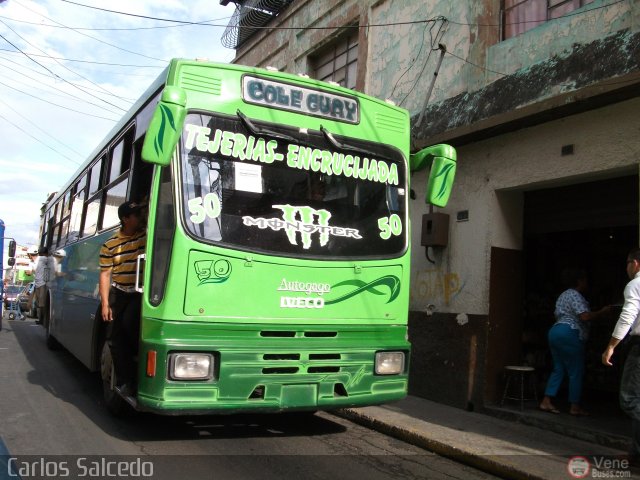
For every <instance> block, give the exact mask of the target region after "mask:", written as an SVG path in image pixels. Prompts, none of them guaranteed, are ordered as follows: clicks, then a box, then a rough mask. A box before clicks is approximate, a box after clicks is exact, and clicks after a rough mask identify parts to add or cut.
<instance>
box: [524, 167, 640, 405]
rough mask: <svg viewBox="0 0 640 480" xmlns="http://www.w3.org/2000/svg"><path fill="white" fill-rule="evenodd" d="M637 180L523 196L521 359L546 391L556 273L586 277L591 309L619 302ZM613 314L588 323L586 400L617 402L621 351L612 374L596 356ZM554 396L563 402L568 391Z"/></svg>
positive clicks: (632, 240) (634, 239)
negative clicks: (571, 271) (577, 270)
mask: <svg viewBox="0 0 640 480" xmlns="http://www.w3.org/2000/svg"><path fill="white" fill-rule="evenodd" d="M638 202H639V200H638V176H637V175H629V176H625V177H619V178H614V179H608V180H601V181H595V182H588V183H581V184H576V185H570V186H565V187H558V188H549V189H544V190H537V191H531V192H526V193H525V195H524V259H523V260H524V278H525V285H524V288H525V296H524V309H525V312H524V319H523V320H524V321H523V342H522V352H523V357H524V359H525V361H526V362H527V363H529V364H530V365H532V366H534V367H535V368H536V371H537V372H538V382H539V387H540V391H543V390H544V387H545V385H546V379H547V377H548V375H549V373H550V372H551V368H552V361H551V355H550V353H549V349H548V345H547V332H548V330H549V328H550V327H551V326H552V325H553V323H554V322H555V318H554V309H555V301H556V299H557V297H558V295H559V294H560V293H562V291H563V290H564V289H563V285H562V281H561V279H562V272H563V271H564V270H565V269H567V268H581V269H584V270H585V271H586V272H587V276H588V280H589V291H588V293H587V294H586V295H585V297H586V298H587V300H588V301H589V303H590V305H591V309H592V310H597V309H599V308H601V307H603V306H605V305H618V306H620V305H621V304H622V302H623V289H624V286H625V285H626V283H627V282H628V281H629V279H628V278H627V276H626V271H625V260H626V255H627V253H628V252H629V250H631V249H632V248H634V247H637V246H638ZM619 312H620V310H619V308H618V309H617V310H615V312H614V314H613V315H612V316H611V317H610V318H609V319H606V320H603V321H600V322H593V324H592V326H591V329H590V334H589V340H588V341H587V347H586V349H587V351H586V358H587V364H586V373H585V381H584V397H585V398H588V399H590V401H591V402H593V401H594V400H598V399H606V400H611V399H614V400H615V399H617V391H618V385H619V381H620V375H621V372H622V365H623V360H624V358H623V355H624V349H622V351H620V352H619V353H618V359H617V361H614V367H613V368H609V367H605V366H603V365H602V364H601V362H600V356H601V354H602V351H603V350H604V348H605V346H606V345H607V343H608V341H609V338H610V336H611V332H612V331H613V327H614V325H615V323H616V320H617V314H619ZM559 397H565V398H566V392H565V391H562V390H561V392H560V395H559Z"/></svg>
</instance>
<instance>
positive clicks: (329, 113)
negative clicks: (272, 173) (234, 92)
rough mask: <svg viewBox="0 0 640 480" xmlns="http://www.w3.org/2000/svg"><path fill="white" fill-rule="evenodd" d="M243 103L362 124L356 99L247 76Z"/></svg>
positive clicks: (243, 89) (244, 83) (244, 79)
mask: <svg viewBox="0 0 640 480" xmlns="http://www.w3.org/2000/svg"><path fill="white" fill-rule="evenodd" d="M242 99H243V100H244V101H245V102H247V103H253V104H257V105H265V106H269V107H273V108H280V109H283V110H289V111H292V112H298V113H303V114H308V115H314V116H320V117H325V118H330V119H332V120H339V121H342V122H348V123H358V122H359V120H360V111H359V108H358V100H357V99H355V98H353V97H348V96H346V95H334V94H332V93H327V92H324V91H320V90H313V89H310V88H303V87H300V86H296V85H289V84H286V83H279V82H274V81H271V80H266V79H264V78H258V77H252V76H250V75H245V76H244V77H243V78H242Z"/></svg>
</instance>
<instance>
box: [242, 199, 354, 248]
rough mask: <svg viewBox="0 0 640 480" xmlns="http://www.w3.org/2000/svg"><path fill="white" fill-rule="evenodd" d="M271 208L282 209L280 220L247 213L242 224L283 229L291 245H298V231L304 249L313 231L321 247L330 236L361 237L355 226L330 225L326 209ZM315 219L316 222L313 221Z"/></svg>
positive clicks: (328, 213) (287, 206)
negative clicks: (316, 234)
mask: <svg viewBox="0 0 640 480" xmlns="http://www.w3.org/2000/svg"><path fill="white" fill-rule="evenodd" d="M272 208H275V209H279V210H282V212H283V215H282V220H281V219H279V218H254V217H250V216H248V215H247V216H244V217H242V222H243V224H244V225H245V226H247V227H251V226H257V227H258V228H260V229H263V230H264V229H266V228H270V229H271V230H273V231H278V230H284V231H285V232H286V234H287V238H288V239H289V242H290V243H291V245H298V241H297V238H296V234H297V233H300V237H301V239H302V248H304V249H305V250H306V249H309V248H310V247H311V238H312V235H313V234H315V233H318V234H319V242H320V246H321V247H324V246H325V245H326V244H327V243H329V238H330V236H336V237H350V238H356V239H361V238H362V236H361V235H360V232H359V231H358V230H356V229H355V228H345V227H335V226H330V225H329V219H330V218H331V213H330V212H328V211H327V210H322V209H321V210H316V209H314V208H311V207H296V206H292V205H272ZM298 216H299V218H300V219H298ZM316 219H317V223H315V221H316Z"/></svg>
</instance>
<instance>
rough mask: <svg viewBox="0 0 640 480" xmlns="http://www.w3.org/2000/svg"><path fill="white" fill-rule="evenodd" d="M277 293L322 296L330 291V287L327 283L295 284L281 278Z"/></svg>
mask: <svg viewBox="0 0 640 480" xmlns="http://www.w3.org/2000/svg"><path fill="white" fill-rule="evenodd" d="M278 291H283V292H305V293H306V294H307V295H310V294H312V293H317V294H318V295H324V294H325V293H329V292H330V291H331V285H329V284H328V283H315V282H296V281H289V280H287V279H286V278H283V279H282V281H281V282H280V286H279V287H278Z"/></svg>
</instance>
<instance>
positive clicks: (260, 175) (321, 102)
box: [41, 59, 456, 415]
mask: <svg viewBox="0 0 640 480" xmlns="http://www.w3.org/2000/svg"><path fill="white" fill-rule="evenodd" d="M409 128H410V127H409V114H408V112H407V111H406V110H403V109H401V108H398V107H396V106H394V105H393V104H391V103H388V102H384V101H381V100H378V99H376V98H372V97H369V96H366V95H363V94H361V93H359V92H355V91H352V90H348V89H345V88H342V87H340V86H339V85H337V84H332V83H325V82H319V81H316V80H312V79H310V78H308V77H307V76H300V75H291V74H286V73H282V72H278V71H271V70H269V69H266V70H263V69H257V68H249V67H244V66H239V65H223V64H214V63H209V62H204V61H192V60H184V59H174V60H172V61H171V63H170V64H169V66H168V67H167V69H166V70H165V71H164V72H163V74H162V75H161V76H160V77H159V78H158V80H157V81H156V82H155V83H154V84H153V85H152V86H151V87H150V88H149V89H148V91H147V92H146V93H145V94H144V95H143V96H142V98H140V99H139V100H138V102H137V103H136V104H135V105H134V106H133V107H132V108H131V110H130V111H129V113H128V114H127V115H126V116H124V118H122V120H121V121H120V122H119V123H118V124H117V125H116V126H115V127H114V128H113V130H112V131H111V132H110V134H109V135H107V137H106V138H105V140H104V141H103V142H102V143H101V144H100V145H99V146H98V147H97V148H96V149H95V151H94V152H93V153H92V155H91V156H90V157H89V159H88V160H87V161H86V162H85V164H84V165H83V166H82V167H81V168H80V169H79V170H78V172H77V173H76V174H75V175H74V176H73V178H72V179H70V181H69V182H68V183H67V184H66V185H65V186H64V187H63V188H62V189H61V190H60V192H59V193H58V194H56V195H55V196H54V197H53V198H51V199H50V200H49V201H48V202H47V204H46V205H45V207H44V209H43V222H42V228H41V235H42V237H41V244H42V245H43V246H48V247H49V249H50V250H51V251H56V252H57V255H56V257H55V258H56V275H55V279H54V280H53V281H52V282H51V288H50V289H49V292H48V297H47V305H46V318H45V321H44V326H45V328H46V338H47V344H48V345H49V346H50V347H52V348H55V347H57V346H59V345H60V344H62V345H63V346H64V347H65V348H66V349H67V350H69V351H70V352H71V353H72V354H74V355H75V356H76V357H77V358H78V359H80V360H81V361H82V362H83V363H84V364H85V365H86V366H87V367H89V368H90V369H92V370H96V371H98V370H99V371H100V372H101V376H102V380H103V386H104V395H105V400H106V403H107V406H108V407H109V408H110V409H111V410H113V411H115V412H118V411H121V410H122V408H123V407H124V406H125V405H126V403H129V404H131V405H133V406H134V407H135V408H136V409H138V410H142V411H151V412H156V413H160V414H169V415H179V414H193V413H205V414H208V413H216V412H217V413H231V412H237V411H261V412H276V411H287V410H289V411H315V410H323V409H335V408H339V407H347V406H364V405H371V404H380V403H384V402H389V401H392V400H397V399H400V398H402V397H404V396H405V395H406V393H407V383H408V368H409V361H408V360H409V351H410V344H409V342H408V341H407V316H408V306H409V278H410V276H409V267H410V225H409V215H408V205H409V192H410V186H409V174H410V171H412V170H419V169H422V168H425V167H427V166H430V176H429V183H428V188H427V202H428V203H431V204H434V205H437V206H444V205H445V204H446V202H447V201H448V197H449V194H450V191H451V186H452V183H453V177H454V174H455V166H456V163H455V162H456V154H455V150H454V149H453V148H452V147H450V146H448V145H436V146H434V147H430V148H426V149H423V150H421V151H419V152H417V153H415V154H413V155H410V152H409V149H410V131H409ZM125 200H133V201H139V202H145V203H148V223H147V247H146V254H145V255H144V256H141V258H140V259H139V261H138V268H139V272H140V275H139V281H138V285H137V287H138V288H139V289H140V290H141V291H142V292H143V301H142V305H143V306H142V311H141V333H140V341H139V353H138V366H137V368H138V389H137V395H136V396H135V398H134V397H124V396H122V395H121V392H120V391H119V390H118V389H116V388H115V385H116V379H115V378H114V375H115V374H114V371H113V368H112V361H111V355H110V346H109V345H110V344H109V338H108V337H109V335H108V332H107V331H106V328H105V325H106V324H105V323H103V322H102V321H101V315H100V305H99V296H98V277H99V269H98V256H99V250H100V246H101V245H102V244H103V243H104V242H105V241H106V240H107V239H108V238H109V237H110V236H111V235H113V234H114V233H115V231H116V229H117V228H118V227H119V221H118V217H117V208H118V206H119V205H120V204H121V203H122V202H123V201H125Z"/></svg>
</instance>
